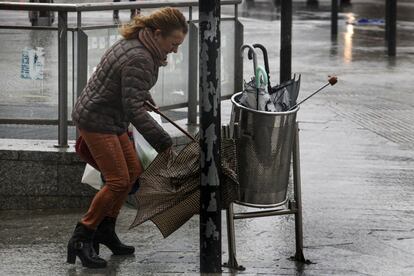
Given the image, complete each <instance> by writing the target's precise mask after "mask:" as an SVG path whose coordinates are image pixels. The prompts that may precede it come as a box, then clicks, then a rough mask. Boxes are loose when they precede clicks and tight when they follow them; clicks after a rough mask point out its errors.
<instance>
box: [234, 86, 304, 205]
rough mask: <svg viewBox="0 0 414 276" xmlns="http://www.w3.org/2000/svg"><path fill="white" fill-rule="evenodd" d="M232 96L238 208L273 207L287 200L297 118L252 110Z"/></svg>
mask: <svg viewBox="0 0 414 276" xmlns="http://www.w3.org/2000/svg"><path fill="white" fill-rule="evenodd" d="M241 95H242V92H239V93H236V94H234V95H233V96H232V98H231V102H232V104H233V111H232V119H231V125H233V127H232V129H233V136H234V137H235V139H236V151H237V162H238V165H237V169H238V175H239V182H240V198H239V201H240V202H237V203H239V204H243V205H247V206H252V207H261V206H262V205H263V206H262V207H274V206H278V205H281V204H284V203H285V202H286V200H287V189H288V183H289V172H290V164H291V163H290V162H291V157H292V145H293V141H294V135H295V124H296V114H297V111H298V110H299V108H295V109H293V110H292V111H287V112H265V111H258V110H253V109H250V108H247V107H244V106H242V105H240V104H239V103H238V102H239V101H238V100H239V98H240V97H241Z"/></svg>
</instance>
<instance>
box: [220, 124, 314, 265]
mask: <svg viewBox="0 0 414 276" xmlns="http://www.w3.org/2000/svg"><path fill="white" fill-rule="evenodd" d="M294 132H295V133H294V141H293V150H292V159H293V160H292V163H293V165H292V166H293V192H294V201H290V202H289V204H288V209H287V210H286V209H282V210H274V211H257V212H247V213H237V214H234V209H233V205H234V203H230V205H229V207H228V209H227V210H226V220H227V239H228V247H229V248H228V250H229V261H228V262H227V263H224V264H223V266H224V267H228V268H230V269H232V270H245V269H246V268H244V267H243V266H241V265H239V264H238V263H237V260H236V239H235V231H234V230H235V229H234V219H243V218H254V217H265V216H278V215H288V214H294V215H295V239H296V254H295V256H294V260H295V261H299V262H303V263H308V262H309V261H307V260H306V259H305V257H304V255H303V230H302V195H301V193H302V191H301V182H300V154H299V126H298V123H296V125H295V130H294ZM239 204H242V203H239ZM250 207H254V206H250ZM257 208H260V207H257Z"/></svg>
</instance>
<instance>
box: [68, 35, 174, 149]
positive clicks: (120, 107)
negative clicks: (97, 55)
mask: <svg viewBox="0 0 414 276" xmlns="http://www.w3.org/2000/svg"><path fill="white" fill-rule="evenodd" d="M157 78H158V65H157V64H156V63H155V61H154V58H153V57H152V55H151V54H150V52H149V51H148V50H147V49H146V48H145V47H144V46H143V45H142V44H141V42H140V41H139V40H138V39H121V40H119V41H118V42H116V43H115V44H114V45H113V46H112V47H111V48H109V49H108V50H107V51H106V52H105V54H104V55H103V57H102V59H101V61H100V63H99V64H98V66H97V67H96V70H95V72H94V73H93V74H92V76H91V77H90V79H89V81H88V83H87V85H86V87H85V88H84V89H83V91H82V93H81V95H80V96H79V98H78V100H77V102H76V104H75V107H74V109H73V112H72V119H73V122H74V123H75V125H76V126H77V127H78V128H80V129H84V130H86V131H91V132H98V133H113V134H122V133H124V132H125V131H127V128H128V124H129V123H130V122H131V123H132V124H133V125H134V126H135V127H136V129H137V130H138V131H139V132H140V133H141V134H142V135H143V136H144V138H145V139H146V140H147V141H148V142H149V143H150V144H151V146H152V147H153V148H154V149H155V150H157V151H158V152H162V151H164V150H165V149H167V148H168V147H170V146H171V145H172V140H171V137H170V136H169V135H168V133H166V132H165V131H164V130H163V128H162V127H161V126H160V125H159V124H158V123H157V122H156V121H155V120H154V119H153V118H152V117H151V116H150V115H149V114H148V113H147V112H146V108H145V106H144V102H145V101H146V100H149V101H151V102H153V99H152V97H151V94H150V92H149V90H150V89H151V88H152V87H153V86H154V85H155V83H156V81H157Z"/></svg>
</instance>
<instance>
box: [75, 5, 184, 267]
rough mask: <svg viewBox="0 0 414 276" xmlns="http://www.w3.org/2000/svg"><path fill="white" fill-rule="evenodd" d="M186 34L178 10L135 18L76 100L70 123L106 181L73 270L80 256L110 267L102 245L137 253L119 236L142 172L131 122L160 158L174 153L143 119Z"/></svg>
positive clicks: (80, 229) (83, 226) (79, 238)
mask: <svg viewBox="0 0 414 276" xmlns="http://www.w3.org/2000/svg"><path fill="white" fill-rule="evenodd" d="M187 31H188V27H187V23H186V20H185V17H184V16H183V14H182V13H181V12H180V11H179V10H177V9H174V8H163V9H159V10H157V11H155V12H153V13H152V14H151V15H148V16H136V17H134V19H133V20H132V21H131V22H130V23H128V24H127V25H124V26H123V27H121V29H120V33H121V35H122V36H123V39H121V40H119V41H118V42H116V43H115V44H114V45H113V46H112V47H111V48H110V49H108V50H107V51H106V53H105V54H104V56H103V57H102V59H101V61H100V63H99V64H98V66H97V68H96V71H95V72H94V73H93V74H92V76H91V78H90V79H89V81H88V84H87V85H86V87H85V89H84V90H83V91H82V94H81V95H80V96H79V98H78V100H77V102H76V105H75V107H74V110H73V113H72V119H73V121H74V123H75V124H76V126H77V127H78V129H79V132H80V134H81V135H82V137H83V139H84V140H85V142H86V144H87V146H88V148H89V151H90V152H91V154H92V157H93V158H94V159H95V161H96V163H97V165H98V167H99V169H100V171H101V173H102V174H103V176H104V179H105V180H106V181H105V185H104V187H103V188H102V189H101V190H100V191H99V192H98V193H97V194H96V195H95V197H94V198H93V200H92V203H91V205H90V207H89V210H88V212H87V213H86V214H85V215H84V216H83V217H82V219H81V221H80V222H79V223H78V224H77V225H76V228H75V231H74V233H73V235H72V237H71V239H70V240H69V243H68V256H67V257H68V258H67V261H68V262H69V263H75V260H76V256H78V257H79V258H80V260H81V262H82V265H83V266H86V267H91V268H102V267H105V266H106V261H105V260H104V259H102V258H99V256H98V255H97V254H99V244H104V245H106V246H107V247H108V248H109V249H110V250H111V251H112V252H113V254H116V255H127V254H133V253H134V251H135V249H134V247H132V246H127V245H124V244H123V243H121V242H120V240H119V239H118V237H117V235H116V233H115V221H116V217H117V216H118V213H119V210H120V209H121V207H122V205H123V203H124V201H125V199H126V197H127V195H128V192H129V191H130V189H131V186H132V184H133V183H134V182H135V180H136V179H137V178H138V177H139V175H140V174H141V173H142V167H141V164H140V162H139V160H138V158H137V155H136V152H135V150H134V148H133V145H132V143H131V141H130V140H129V138H128V135H127V127H128V124H129V123H130V122H131V123H132V124H133V125H134V126H135V127H136V128H137V130H138V131H139V132H140V133H141V134H142V135H143V136H144V137H145V139H146V140H147V141H148V142H149V143H150V144H151V145H152V146H153V147H154V148H155V149H156V150H157V151H158V152H163V151H166V150H169V149H170V147H171V145H172V140H171V138H170V136H169V135H168V134H167V133H166V132H165V131H164V130H163V129H162V128H161V127H160V126H159V125H158V124H157V122H156V121H155V120H154V119H152V117H151V116H150V115H149V114H148V113H147V112H146V106H145V101H150V102H152V103H153V104H154V102H153V100H152V97H151V94H150V92H149V90H150V89H151V87H153V86H154V84H155V83H156V81H157V77H158V69H159V67H160V66H165V65H167V55H168V54H169V53H172V52H174V53H176V52H177V48H178V46H179V45H180V44H181V43H182V42H183V40H184V38H185V35H186V33H187Z"/></svg>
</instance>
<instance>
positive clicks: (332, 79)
mask: <svg viewBox="0 0 414 276" xmlns="http://www.w3.org/2000/svg"><path fill="white" fill-rule="evenodd" d="M337 82H338V78H337V77H336V76H332V77H330V78H329V80H328V83H327V84H325V85H324V86H322V87H321V88H319V89H318V90H316V91H315V92H313V93H312V94H310V95H309V96H307V97H306V98H305V99H303V100H302V101H300V102H299V103H297V104H295V105H294V106H292V107H291V108H289V110H293V109H295V108H296V107H298V106H299V105H300V104H302V103H303V102H305V101H307V100H308V99H309V98H311V97H312V96H314V95H315V94H316V93H318V92H319V91H321V90H322V89H324V88H325V87H327V86H328V85H335V83H337Z"/></svg>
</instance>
